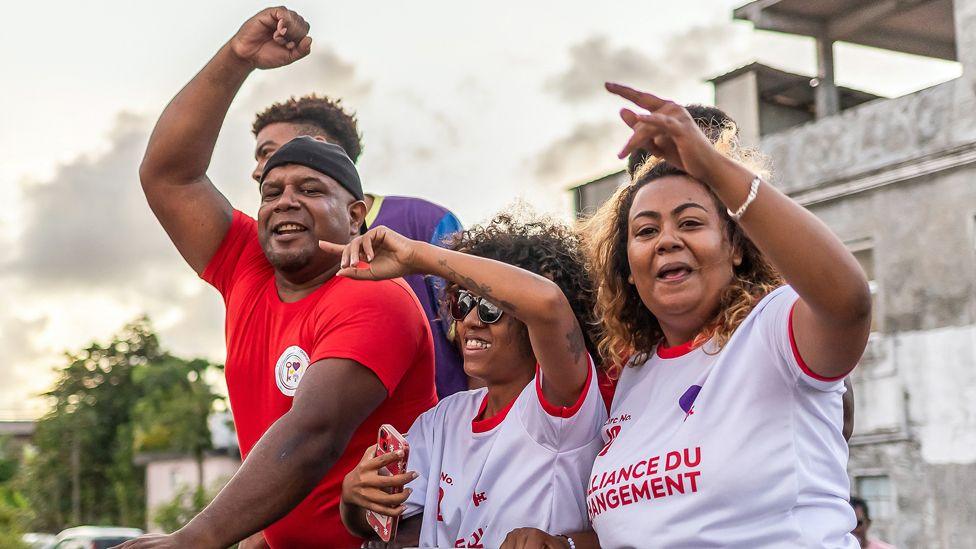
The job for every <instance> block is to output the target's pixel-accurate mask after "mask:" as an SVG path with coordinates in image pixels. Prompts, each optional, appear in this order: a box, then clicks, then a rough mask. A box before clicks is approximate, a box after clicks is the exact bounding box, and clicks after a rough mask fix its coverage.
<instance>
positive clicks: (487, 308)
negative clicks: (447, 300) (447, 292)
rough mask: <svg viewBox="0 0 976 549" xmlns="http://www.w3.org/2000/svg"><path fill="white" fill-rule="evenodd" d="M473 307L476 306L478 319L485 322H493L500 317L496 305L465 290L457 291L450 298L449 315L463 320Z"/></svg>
mask: <svg viewBox="0 0 976 549" xmlns="http://www.w3.org/2000/svg"><path fill="white" fill-rule="evenodd" d="M475 307H478V320H480V321H481V322H483V323H485V324H494V323H495V322H498V319H499V318H501V317H502V310H501V308H499V307H498V305H495V304H494V303H492V302H491V301H488V300H487V299H485V298H483V297H475V296H473V295H471V292H469V291H467V290H461V291H459V292H458V293H457V295H456V296H454V299H452V300H451V316H452V317H454V320H464V319H465V318H467V316H468V314H469V313H470V312H471V309H474V308H475Z"/></svg>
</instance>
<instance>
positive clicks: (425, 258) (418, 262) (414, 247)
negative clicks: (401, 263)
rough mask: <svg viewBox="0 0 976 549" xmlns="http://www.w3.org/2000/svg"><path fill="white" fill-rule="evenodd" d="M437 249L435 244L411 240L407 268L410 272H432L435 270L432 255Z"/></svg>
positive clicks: (434, 260)
mask: <svg viewBox="0 0 976 549" xmlns="http://www.w3.org/2000/svg"><path fill="white" fill-rule="evenodd" d="M439 249H440V248H438V247H437V246H434V245H433V244H430V243H428V242H422V241H420V240H414V241H412V243H411V249H410V255H409V261H408V262H407V269H408V270H409V271H410V273H411V274H432V273H434V271H435V270H436V267H435V265H434V264H435V263H436V262H437V261H436V259H435V258H434V256H435V255H436V253H437V250H439ZM434 274H436V273H434Z"/></svg>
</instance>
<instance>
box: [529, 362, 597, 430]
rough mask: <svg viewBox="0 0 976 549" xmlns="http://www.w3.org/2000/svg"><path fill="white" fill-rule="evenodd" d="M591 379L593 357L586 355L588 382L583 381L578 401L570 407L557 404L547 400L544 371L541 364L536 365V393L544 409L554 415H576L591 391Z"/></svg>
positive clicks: (562, 416) (568, 416)
mask: <svg viewBox="0 0 976 549" xmlns="http://www.w3.org/2000/svg"><path fill="white" fill-rule="evenodd" d="M591 381H593V357H591V356H590V355H586V382H585V383H583V390H582V391H580V396H579V398H577V399H576V403H575V404H573V405H572V406H569V407H566V406H555V405H553V404H551V403H549V401H547V400H546V396H545V395H544V394H542V372H541V370H540V368H539V365H538V364H536V365H535V393H536V394H537V395H539V403H540V404H542V409H543V410H545V411H546V413H547V414H549V415H550V416H553V417H561V418H570V417H573V416H575V415H576V412H579V409H580V408H582V407H583V402H584V401H585V400H586V394H587V393H588V392H589V391H590V382H591Z"/></svg>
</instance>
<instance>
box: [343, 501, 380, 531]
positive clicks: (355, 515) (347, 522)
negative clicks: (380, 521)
mask: <svg viewBox="0 0 976 549" xmlns="http://www.w3.org/2000/svg"><path fill="white" fill-rule="evenodd" d="M339 517H340V518H341V519H342V524H343V525H344V526H345V527H346V530H349V531H350V532H352V533H353V534H355V535H357V536H359V537H361V538H369V537H371V536H372V535H373V533H374V532H373V529H372V528H371V527H370V525H369V523H368V522H366V510H365V509H363V508H362V507H360V506H358V505H354V504H352V503H346V502H345V501H341V500H340V501H339Z"/></svg>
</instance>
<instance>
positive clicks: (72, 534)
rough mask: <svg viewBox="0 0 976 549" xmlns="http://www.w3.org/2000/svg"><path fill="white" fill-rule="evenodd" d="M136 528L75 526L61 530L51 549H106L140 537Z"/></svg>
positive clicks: (139, 532)
mask: <svg viewBox="0 0 976 549" xmlns="http://www.w3.org/2000/svg"><path fill="white" fill-rule="evenodd" d="M142 533H143V532H142V530H140V529H138V528H115V527H112V526H76V527H74V528H68V529H67V530H62V531H61V533H60V534H58V536H57V537H56V538H55V540H54V547H53V548H52V549H108V548H109V547H114V546H116V545H118V544H120V543H123V542H125V541H128V540H130V539H133V538H137V537H139V536H141V535H142Z"/></svg>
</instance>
